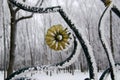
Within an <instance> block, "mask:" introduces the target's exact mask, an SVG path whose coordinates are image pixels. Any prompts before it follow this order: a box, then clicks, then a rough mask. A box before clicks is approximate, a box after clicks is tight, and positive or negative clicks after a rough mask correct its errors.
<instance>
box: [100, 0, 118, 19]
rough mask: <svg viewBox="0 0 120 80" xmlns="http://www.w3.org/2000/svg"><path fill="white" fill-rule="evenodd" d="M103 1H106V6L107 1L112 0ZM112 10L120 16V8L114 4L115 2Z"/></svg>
mask: <svg viewBox="0 0 120 80" xmlns="http://www.w3.org/2000/svg"><path fill="white" fill-rule="evenodd" d="M101 1H102V2H103V3H104V5H105V6H106V2H107V1H111V0H101ZM111 9H112V11H113V12H114V13H115V14H116V15H117V16H118V17H119V18H120V10H119V9H118V8H117V7H116V5H114V4H113V6H112V8H111Z"/></svg>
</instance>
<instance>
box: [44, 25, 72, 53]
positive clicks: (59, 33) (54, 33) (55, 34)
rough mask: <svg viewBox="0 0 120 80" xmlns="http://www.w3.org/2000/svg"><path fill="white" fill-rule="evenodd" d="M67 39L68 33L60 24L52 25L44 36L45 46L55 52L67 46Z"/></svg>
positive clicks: (68, 37)
mask: <svg viewBox="0 0 120 80" xmlns="http://www.w3.org/2000/svg"><path fill="white" fill-rule="evenodd" d="M69 39H70V33H69V32H68V31H67V28H65V29H64V28H63V27H62V25H61V24H58V25H53V26H52V27H51V28H49V29H48V31H47V34H46V36H45V41H46V43H47V45H48V46H49V47H50V48H51V49H54V50H55V51H59V50H63V49H66V47H67V45H69Z"/></svg>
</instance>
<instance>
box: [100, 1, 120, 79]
mask: <svg viewBox="0 0 120 80" xmlns="http://www.w3.org/2000/svg"><path fill="white" fill-rule="evenodd" d="M113 9H114V10H115V11H114V10H113ZM110 10H113V11H114V12H115V13H116V14H117V15H118V17H120V12H119V10H118V9H117V8H114V7H113V4H112V3H111V4H110V5H109V6H107V7H106V9H105V10H104V12H103V13H102V15H101V17H100V20H99V24H98V33H99V37H100V41H101V43H102V46H103V48H104V50H105V53H106V55H107V58H108V61H109V66H110V68H109V69H107V70H106V71H105V72H104V73H103V74H105V73H107V72H110V73H111V78H112V80H116V75H115V73H116V69H115V65H114V64H115V62H114V59H113V56H112V52H111V49H110V48H109V45H108V43H107V40H106V39H105V36H104V34H103V33H104V31H103V30H104V29H103V28H104V26H102V25H101V24H102V20H103V17H104V16H105V14H106V12H107V11H110ZM116 10H117V11H118V12H117V11H116ZM103 77H104V76H102V78H100V80H102V79H103Z"/></svg>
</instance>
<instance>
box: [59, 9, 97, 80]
mask: <svg viewBox="0 0 120 80" xmlns="http://www.w3.org/2000/svg"><path fill="white" fill-rule="evenodd" d="M59 13H60V15H61V16H62V17H63V19H64V20H65V21H66V23H67V24H68V25H69V27H70V28H71V29H72V30H73V32H74V34H75V35H76V37H77V38H78V40H79V42H80V44H81V46H82V48H83V50H84V53H85V56H86V58H87V62H88V66H89V74H90V79H94V80H97V66H96V62H95V58H94V55H93V51H92V48H91V46H90V44H89V41H88V40H87V39H86V38H85V36H84V35H82V34H81V33H79V31H78V30H77V29H76V27H75V26H74V24H73V23H72V22H71V20H70V19H69V18H68V17H67V15H66V14H65V12H64V11H63V9H60V10H59Z"/></svg>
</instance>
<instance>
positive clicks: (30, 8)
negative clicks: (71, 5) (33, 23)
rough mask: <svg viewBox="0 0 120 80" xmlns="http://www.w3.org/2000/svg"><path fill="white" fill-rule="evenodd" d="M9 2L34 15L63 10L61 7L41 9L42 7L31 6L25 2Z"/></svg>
mask: <svg viewBox="0 0 120 80" xmlns="http://www.w3.org/2000/svg"><path fill="white" fill-rule="evenodd" d="M9 1H10V2H11V3H12V4H14V5H15V6H17V7H18V8H20V9H23V10H25V11H29V12H34V13H49V12H57V11H58V10H59V9H60V8H61V7H60V6H53V7H47V8H40V7H34V6H30V5H27V4H25V3H23V2H18V1H16V0H9Z"/></svg>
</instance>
